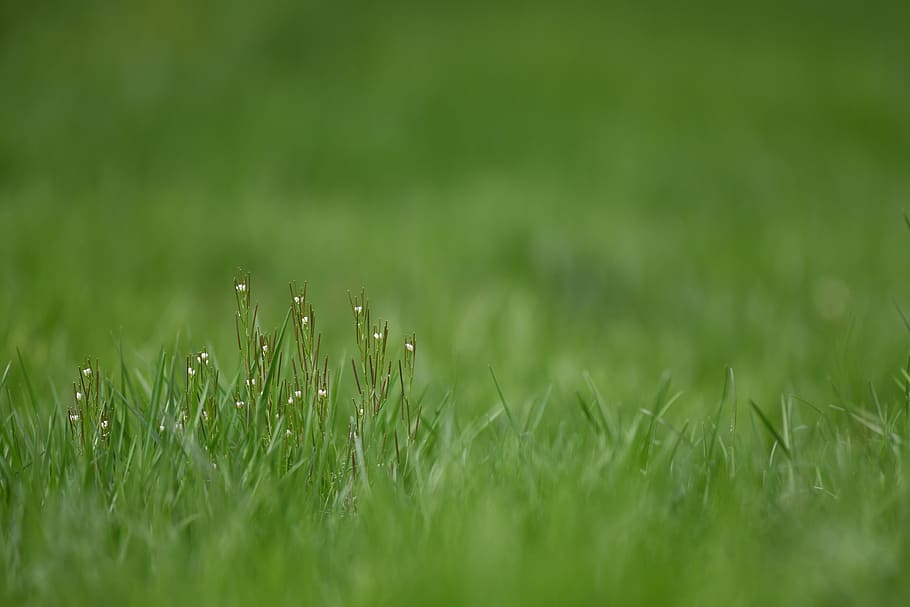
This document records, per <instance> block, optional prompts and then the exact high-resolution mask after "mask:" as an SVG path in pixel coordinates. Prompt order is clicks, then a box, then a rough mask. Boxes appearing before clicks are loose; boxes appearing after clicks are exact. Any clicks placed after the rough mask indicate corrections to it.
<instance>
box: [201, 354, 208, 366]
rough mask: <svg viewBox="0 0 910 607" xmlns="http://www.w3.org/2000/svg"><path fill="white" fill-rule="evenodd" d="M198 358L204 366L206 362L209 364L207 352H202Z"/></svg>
mask: <svg viewBox="0 0 910 607" xmlns="http://www.w3.org/2000/svg"><path fill="white" fill-rule="evenodd" d="M199 358H200V359H201V360H202V361H203V362H205V363H206V364H208V362H209V353H208V352H202V353H200V354H199Z"/></svg>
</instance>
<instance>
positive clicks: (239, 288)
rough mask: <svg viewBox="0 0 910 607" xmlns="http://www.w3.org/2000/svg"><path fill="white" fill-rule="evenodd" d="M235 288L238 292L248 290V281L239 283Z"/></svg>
mask: <svg viewBox="0 0 910 607" xmlns="http://www.w3.org/2000/svg"><path fill="white" fill-rule="evenodd" d="M235 288H236V289H237V292H238V293H245V292H246V283H244V282H241V283H238V284H237V286H236V287H235Z"/></svg>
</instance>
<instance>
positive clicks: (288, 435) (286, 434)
mask: <svg viewBox="0 0 910 607" xmlns="http://www.w3.org/2000/svg"><path fill="white" fill-rule="evenodd" d="M291 434H292V432H291V429H290V428H288V429H287V430H285V431H284V435H285V436H287V437H289V438H290V436H291Z"/></svg>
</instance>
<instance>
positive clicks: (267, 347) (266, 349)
mask: <svg viewBox="0 0 910 607" xmlns="http://www.w3.org/2000/svg"><path fill="white" fill-rule="evenodd" d="M268 351H269V345H268V344H262V352H263V354H264V353H266V352H268Z"/></svg>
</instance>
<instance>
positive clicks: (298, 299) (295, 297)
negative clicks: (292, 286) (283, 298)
mask: <svg viewBox="0 0 910 607" xmlns="http://www.w3.org/2000/svg"><path fill="white" fill-rule="evenodd" d="M294 303H295V304H299V303H300V297H299V296H297V295H295V296H294Z"/></svg>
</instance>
